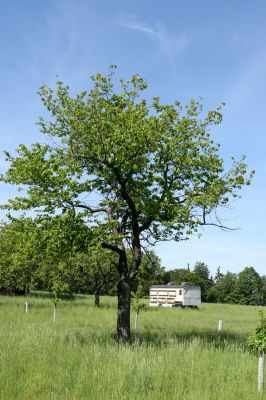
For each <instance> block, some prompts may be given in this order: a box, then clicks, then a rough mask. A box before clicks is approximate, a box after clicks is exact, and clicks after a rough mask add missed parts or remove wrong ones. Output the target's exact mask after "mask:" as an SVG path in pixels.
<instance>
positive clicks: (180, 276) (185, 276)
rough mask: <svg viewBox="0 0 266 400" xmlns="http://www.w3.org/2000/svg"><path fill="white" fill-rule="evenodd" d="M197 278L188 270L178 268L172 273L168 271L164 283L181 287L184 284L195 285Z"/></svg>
mask: <svg viewBox="0 0 266 400" xmlns="http://www.w3.org/2000/svg"><path fill="white" fill-rule="evenodd" d="M195 281H196V280H195V276H194V274H193V272H191V271H190V270H189V269H187V268H177V269H173V270H170V271H166V272H165V274H164V283H165V284H167V283H169V282H173V283H175V284H176V285H180V284H181V283H183V282H187V283H190V284H195Z"/></svg>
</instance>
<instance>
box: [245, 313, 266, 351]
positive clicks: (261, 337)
mask: <svg viewBox="0 0 266 400" xmlns="http://www.w3.org/2000/svg"><path fill="white" fill-rule="evenodd" d="M258 314H259V316H260V323H259V325H258V326H257V328H256V330H255V334H254V335H252V336H250V338H249V339H248V341H247V346H248V347H249V348H250V349H252V350H254V351H256V352H257V353H259V354H266V317H265V316H264V313H263V311H262V310H260V311H259V312H258Z"/></svg>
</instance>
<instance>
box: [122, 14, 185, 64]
mask: <svg viewBox="0 0 266 400" xmlns="http://www.w3.org/2000/svg"><path fill="white" fill-rule="evenodd" d="M119 23H120V25H121V26H123V27H124V28H127V29H132V30H135V31H138V32H140V33H143V34H144V35H147V36H148V37H150V39H151V40H154V41H155V42H157V44H158V45H159V47H160V49H161V50H162V51H163V53H164V54H165V55H166V56H167V58H168V59H169V61H171V62H173V61H174V58H175V57H176V55H177V54H179V53H180V52H181V51H182V50H183V49H184V48H185V47H187V45H188V38H187V37H186V36H185V35H184V34H182V33H181V34H176V33H173V32H170V31H169V30H167V29H166V28H165V26H164V25H163V24H162V23H157V24H156V25H155V26H150V25H148V24H146V23H144V22H142V21H140V20H138V19H137V17H136V16H135V15H121V16H120V18H119Z"/></svg>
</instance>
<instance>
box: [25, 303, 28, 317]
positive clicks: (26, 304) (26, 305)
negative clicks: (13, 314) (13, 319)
mask: <svg viewBox="0 0 266 400" xmlns="http://www.w3.org/2000/svg"><path fill="white" fill-rule="evenodd" d="M25 311H26V314H28V311H29V303H28V302H27V301H26V302H25Z"/></svg>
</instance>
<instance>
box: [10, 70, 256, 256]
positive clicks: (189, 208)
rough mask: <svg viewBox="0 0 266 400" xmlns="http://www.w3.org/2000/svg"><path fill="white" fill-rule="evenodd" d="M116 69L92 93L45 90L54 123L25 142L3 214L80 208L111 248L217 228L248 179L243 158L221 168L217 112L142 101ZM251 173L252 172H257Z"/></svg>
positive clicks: (141, 85) (133, 82)
mask: <svg viewBox="0 0 266 400" xmlns="http://www.w3.org/2000/svg"><path fill="white" fill-rule="evenodd" d="M114 69H115V67H113V66H112V67H111V68H110V71H109V74H108V75H107V76H103V75H101V74H96V75H95V76H94V77H92V87H91V89H90V90H89V91H88V92H86V91H84V92H81V93H80V94H78V95H76V96H71V95H70V93H69V87H68V86H66V85H64V84H63V83H62V82H58V83H57V87H56V90H53V89H50V88H48V87H47V86H42V87H41V88H40V92H39V93H40V96H41V99H42V101H43V103H44V105H45V107H46V108H47V110H48V111H49V112H50V114H51V119H50V120H48V121H45V120H44V119H42V118H41V119H40V120H39V126H40V130H41V132H42V133H43V134H44V135H45V136H47V137H49V139H50V140H49V141H46V143H45V144H41V143H35V144H33V145H32V146H31V147H29V148H28V147H26V146H24V145H20V147H19V149H18V150H17V155H16V156H15V157H13V156H12V155H11V154H9V153H7V152H6V158H7V160H8V161H9V162H10V167H9V169H8V171H7V172H6V174H5V176H2V181H4V182H7V183H11V184H15V185H18V186H19V187H20V189H21V190H22V195H21V196H18V197H16V198H14V199H11V200H10V201H9V202H8V204H6V205H5V208H6V209H15V210H19V209H22V210H27V209H34V210H35V212H36V213H37V214H38V215H40V214H42V215H52V216H55V215H57V214H58V213H60V212H61V213H64V212H66V211H68V212H74V213H75V212H76V210H79V213H80V214H79V215H80V217H81V218H83V221H84V222H85V223H87V224H88V225H89V226H91V227H93V232H94V237H95V238H96V241H99V240H100V242H101V243H102V244H103V245H106V246H107V247H109V248H110V249H114V248H115V246H116V245H117V244H118V243H121V242H123V243H129V244H131V245H132V243H133V247H134V241H136V237H137V238H138V239H140V240H141V241H142V242H143V241H146V242H148V243H154V242H155V241H157V240H166V239H175V240H181V239H186V238H188V236H189V235H191V234H193V233H195V232H197V230H198V228H199V226H201V225H204V224H205V225H218V226H221V223H220V221H219V220H218V219H217V218H216V217H215V213H214V212H215V210H216V208H217V207H218V206H219V205H222V206H225V205H227V204H228V203H229V201H230V199H231V198H232V197H236V196H238V190H239V189H240V188H241V187H242V186H243V185H244V184H249V183H250V176H248V177H247V176H246V173H247V166H246V164H245V162H244V159H241V160H240V161H239V162H235V161H234V163H233V166H232V168H231V169H230V170H229V171H228V172H225V171H224V166H223V160H222V158H221V157H220V156H219V153H218V150H219V146H218V145H216V144H215V143H214V142H213V141H212V139H211V137H210V132H209V130H210V127H211V126H212V125H215V124H220V122H221V121H222V115H221V112H220V108H218V109H216V110H214V111H209V112H208V113H207V115H206V116H205V117H201V114H202V106H201V104H200V103H199V102H197V101H194V100H192V101H191V102H190V104H189V105H188V106H185V107H182V105H181V104H180V103H179V102H178V101H177V102H175V103H174V104H167V105H163V104H161V102H160V99H159V97H154V98H153V100H152V102H151V104H147V102H146V101H145V100H144V99H143V96H142V92H143V91H144V90H145V89H146V87H147V85H146V82H145V81H144V80H143V78H141V77H140V76H138V75H134V76H132V78H131V79H130V80H129V81H127V82H125V81H122V80H121V81H120V89H117V90H116V86H115V85H114V82H113V81H114V79H113V75H114ZM251 175H252V174H251Z"/></svg>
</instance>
